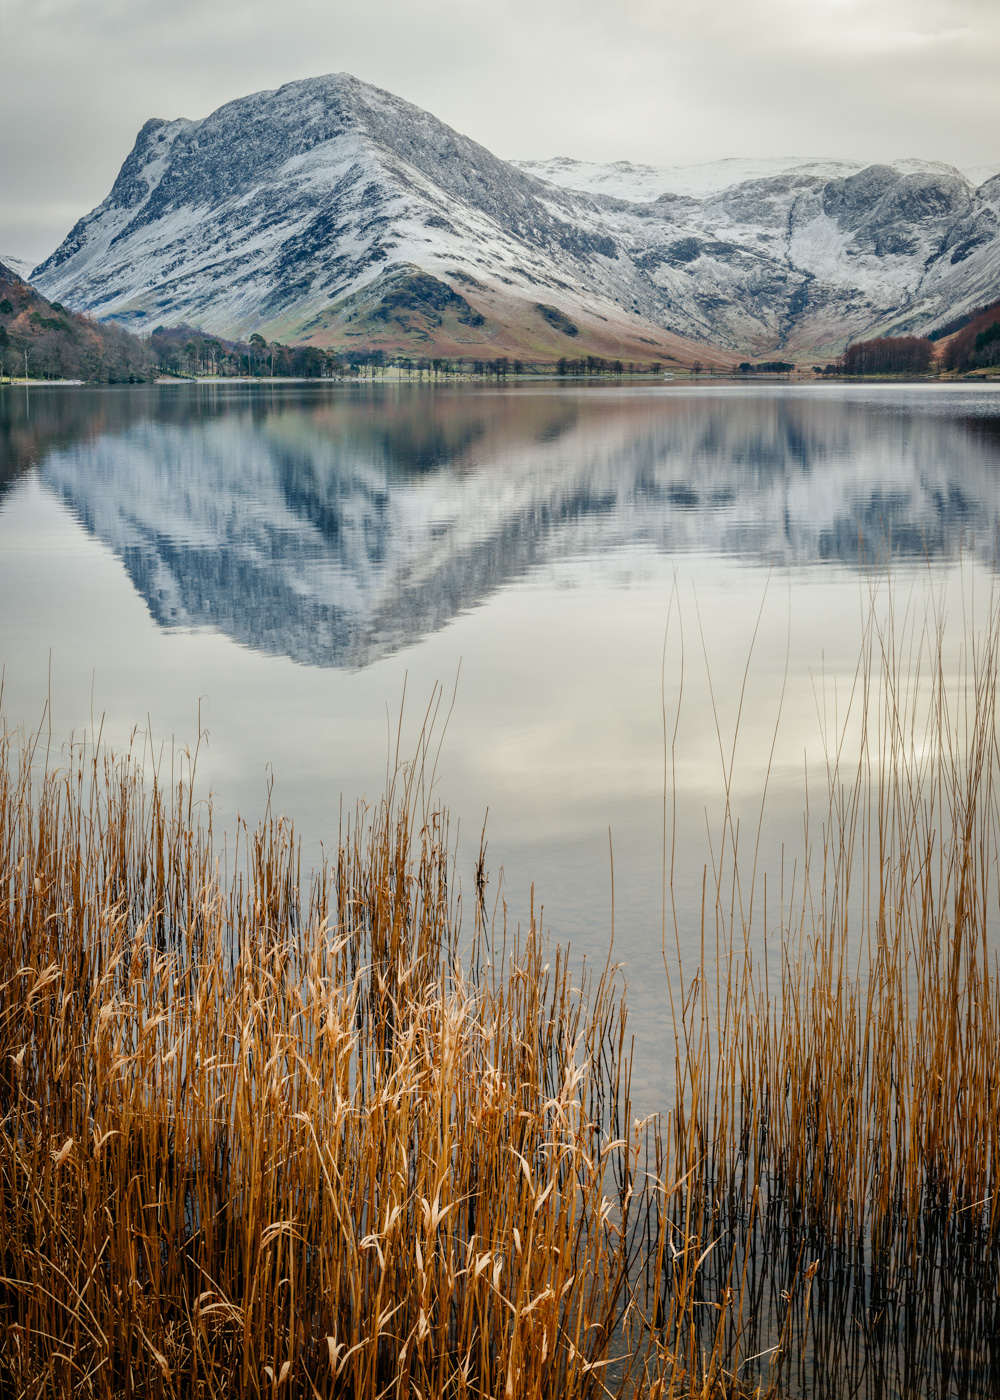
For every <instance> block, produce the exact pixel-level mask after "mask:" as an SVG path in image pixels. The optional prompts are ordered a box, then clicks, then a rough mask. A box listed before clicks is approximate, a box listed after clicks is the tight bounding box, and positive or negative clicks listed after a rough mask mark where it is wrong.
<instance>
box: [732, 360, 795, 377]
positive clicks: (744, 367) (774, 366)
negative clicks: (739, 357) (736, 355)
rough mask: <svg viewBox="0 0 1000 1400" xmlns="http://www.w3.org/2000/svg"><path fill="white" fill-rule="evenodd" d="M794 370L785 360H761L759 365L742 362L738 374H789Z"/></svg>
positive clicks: (746, 361)
mask: <svg viewBox="0 0 1000 1400" xmlns="http://www.w3.org/2000/svg"><path fill="white" fill-rule="evenodd" d="M794 368H795V366H794V365H791V364H789V363H788V361H787V360H763V361H762V362H761V363H760V364H759V365H752V364H750V363H749V361H748V360H744V361H743V363H742V364H741V365H739V366H738V369H739V372H740V374H791V372H792V370H793V369H794Z"/></svg>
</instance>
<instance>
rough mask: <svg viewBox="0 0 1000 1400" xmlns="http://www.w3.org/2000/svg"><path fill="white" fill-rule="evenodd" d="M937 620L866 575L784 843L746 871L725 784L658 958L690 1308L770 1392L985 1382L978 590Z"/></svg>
mask: <svg viewBox="0 0 1000 1400" xmlns="http://www.w3.org/2000/svg"><path fill="white" fill-rule="evenodd" d="M944 636H945V631H944V624H943V618H942V616H941V615H940V613H939V614H937V615H932V617H931V619H930V623H929V625H924V624H921V623H915V622H914V618H913V615H912V613H907V612H906V611H905V610H902V609H900V608H898V607H897V606H896V603H895V600H894V599H893V598H892V596H891V593H890V595H889V596H888V597H887V598H886V597H881V598H880V597H879V596H878V595H877V594H876V596H873V599H872V607H871V612H870V615H869V618H868V623H867V629H866V633H865V644H864V650H863V654H862V657H861V660H860V662H859V667H858V672H857V675H856V677H855V681H854V687H853V692H852V694H851V696H850V698H849V704H848V710H847V716H846V718H844V716H843V715H842V716H841V721H840V725H839V728H836V729H833V730H832V732H831V734H830V741H829V744H828V748H827V764H826V773H825V791H824V794H823V803H822V807H821V810H820V817H819V819H818V820H817V817H816V813H815V805H814V806H813V809H812V810H807V820H806V832H805V848H804V855H803V858H802V860H801V861H800V862H798V863H797V864H795V865H794V866H793V865H792V863H791V862H790V861H789V864H788V866H787V867H786V868H785V869H784V871H783V872H781V873H780V878H779V880H775V879H774V878H773V876H774V872H772V875H771V879H770V880H765V879H761V878H759V876H758V877H757V878H756V880H755V870H756V869H757V862H758V858H759V853H758V852H756V851H754V852H751V858H750V859H742V858H741V855H740V852H739V836H738V829H737V825H736V822H735V820H734V819H733V817H732V815H731V813H730V811H729V809H728V808H727V811H726V813H725V820H724V827H723V833H722V840H721V842H720V843H719V844H718V846H717V851H718V852H719V853H720V854H719V855H718V856H717V861H716V865H715V879H714V881H711V882H710V881H708V880H707V881H706V896H705V913H704V919H703V930H702V934H703V938H702V945H703V956H702V959H701V963H700V966H697V967H694V968H692V967H690V966H688V967H682V966H677V965H671V960H669V959H668V960H667V962H668V975H669V976H670V979H671V986H672V993H673V998H674V1004H675V1005H676V1006H677V1007H678V1014H677V1016H676V1019H675V1036H674V1042H675V1043H674V1054H675V1060H676V1067H677V1082H678V1093H677V1104H676V1107H675V1112H674V1114H673V1117H672V1121H671V1123H670V1125H669V1129H668V1131H669V1133H670V1134H671V1135H672V1138H671V1142H672V1146H673V1148H674V1153H675V1155H674V1170H677V1171H679V1172H682V1173H683V1172H687V1173H689V1174H690V1177H689V1180H690V1183H691V1193H690V1195H689V1196H688V1197H686V1199H685V1202H684V1211H685V1216H684V1221H685V1224H684V1228H685V1233H687V1234H691V1233H694V1234H696V1235H697V1236H698V1237H699V1238H700V1239H701V1240H702V1241H703V1243H704V1246H705V1247H708V1246H709V1245H711V1249H710V1252H709V1254H708V1255H707V1256H706V1259H705V1261H704V1263H703V1267H702V1270H701V1277H700V1279H699V1283H698V1288H699V1290H700V1297H701V1301H702V1302H703V1303H704V1304H706V1306H707V1308H708V1309H709V1310H713V1309H714V1310H716V1312H715V1315H714V1316H710V1317H708V1316H707V1314H706V1313H705V1312H702V1313H701V1314H699V1313H698V1312H697V1311H696V1312H694V1313H693V1314H692V1317H693V1318H694V1319H695V1322H696V1330H697V1331H698V1334H699V1336H700V1338H701V1340H702V1343H703V1344H707V1345H708V1346H709V1349H710V1351H711V1353H712V1355H713V1357H714V1358H715V1359H716V1364H718V1365H720V1366H725V1367H727V1368H729V1369H730V1370H732V1371H735V1372H745V1371H746V1364H747V1363H746V1362H745V1361H744V1358H749V1357H756V1358H757V1360H756V1362H755V1364H756V1366H757V1367H761V1366H762V1365H764V1368H765V1371H766V1372H767V1373H768V1374H769V1375H770V1377H771V1379H772V1381H773V1382H774V1383H775V1384H777V1385H779V1386H780V1387H781V1389H782V1391H783V1393H785V1394H789V1395H790V1394H793V1393H794V1394H796V1395H799V1394H802V1395H810V1396H814V1395H816V1396H819V1395H828V1396H831V1397H833V1396H845V1395H851V1396H861V1395H864V1396H868V1395H870V1396H872V1397H879V1400H882V1397H889V1396H897V1395H898V1396H907V1397H916V1396H930V1395H932V1396H935V1397H944V1396H950V1395H956V1396H958V1395H961V1396H973V1395H975V1396H982V1397H984V1400H985V1397H988V1396H991V1395H995V1394H997V1393H1000V1349H998V1346H997V1335H998V1325H1000V1297H998V1294H997V1288H996V1278H997V1277H998V1276H1000V977H998V966H997V950H998V948H1000V937H998V936H1000V907H998V904H997V885H996V879H995V874H996V866H997V860H998V856H1000V850H998V833H1000V801H998V794H1000V788H998V776H1000V746H998V735H997V701H998V674H1000V615H998V611H997V608H996V604H995V601H994V600H992V599H991V601H990V605H989V608H988V612H987V616H986V617H985V618H984V619H983V621H982V623H981V625H980V627H979V628H978V629H976V628H974V627H973V626H972V624H971V621H970V622H969V625H968V628H967V632H966V636H965V641H964V646H963V649H962V651H961V654H959V655H955V656H950V657H949V656H947V655H946V649H945V641H944ZM678 1209H679V1205H678V1203H677V1202H675V1203H674V1205H673V1217H674V1220H675V1224H676V1223H678V1222H679V1217H678V1214H677V1212H678ZM675 1272H676V1270H675V1269H672V1267H671V1266H670V1264H669V1262H668V1263H667V1265H666V1274H667V1279H668V1282H669V1279H670V1278H671V1277H672V1275H673V1273H675ZM720 1322H722V1323H723V1327H722V1330H723V1331H724V1332H725V1334H726V1335H725V1339H723V1337H722V1335H721V1332H720ZM761 1357H763V1358H764V1360H763V1361H762V1360H761Z"/></svg>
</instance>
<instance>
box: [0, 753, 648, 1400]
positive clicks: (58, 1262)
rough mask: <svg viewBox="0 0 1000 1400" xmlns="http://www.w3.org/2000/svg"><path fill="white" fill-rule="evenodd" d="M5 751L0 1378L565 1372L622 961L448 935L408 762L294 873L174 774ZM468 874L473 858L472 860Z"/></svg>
mask: <svg viewBox="0 0 1000 1400" xmlns="http://www.w3.org/2000/svg"><path fill="white" fill-rule="evenodd" d="M29 759H30V755H25V754H24V753H22V752H21V751H20V750H18V748H17V747H16V746H15V745H14V743H13V741H12V739H11V737H10V736H7V738H6V739H5V741H4V744H3V748H2V752H0V1113H2V1126H0V1189H2V1193H3V1203H2V1204H3V1209H2V1216H0V1258H2V1281H0V1315H2V1320H3V1323H4V1337H3V1340H2V1342H0V1368H2V1370H0V1377H2V1381H3V1393H4V1394H11V1395H14V1394H17V1395H25V1396H28V1395H30V1396H46V1395H51V1396H55V1395H67V1394H77V1393H78V1394H83V1395H93V1396H100V1397H111V1396H133V1395H134V1396H142V1397H146V1396H159V1395H164V1396H181V1395H183V1396H202V1395H204V1396H230V1395H232V1396H237V1395H238V1396H257V1395H267V1396H271V1395H277V1394H281V1395H292V1394H294V1395H322V1396H325V1395H343V1396H356V1397H361V1396H372V1397H374V1396H376V1395H383V1394H386V1395H389V1394H391V1395H399V1396H404V1395H405V1396H452V1395H454V1396H456V1397H460V1396H467V1395H469V1396H471V1395H477V1396H478V1395H489V1396H507V1397H510V1396H517V1397H522V1396H589V1395H596V1394H598V1393H601V1392H602V1389H603V1385H604V1382H605V1380H606V1372H607V1370H608V1366H609V1361H612V1360H614V1359H615V1353H613V1352H612V1350H611V1343H612V1339H613V1338H615V1339H616V1342H617V1344H618V1347H619V1350H620V1351H622V1352H623V1354H624V1357H625V1359H624V1361H620V1362H619V1363H618V1370H617V1373H616V1374H617V1380H618V1384H619V1385H621V1386H623V1387H626V1386H630V1385H631V1384H632V1381H631V1377H632V1376H633V1374H634V1373H636V1368H637V1367H639V1368H640V1369H641V1367H642V1366H643V1365H644V1364H645V1362H646V1361H647V1360H648V1357H646V1356H645V1353H642V1352H640V1351H639V1350H637V1349H636V1347H635V1346H634V1345H627V1344H625V1336H624V1333H623V1330H622V1329H623V1311H624V1304H625V1302H626V1301H627V1296H626V1290H627V1287H628V1284H629V1274H630V1263H631V1261H630V1251H632V1252H634V1250H635V1249H636V1247H637V1240H638V1235H637V1223H638V1225H641V1223H642V1222H641V1220H639V1221H638V1222H637V1220H636V1210H637V1208H638V1206H639V1205H640V1204H641V1203H642V1202H643V1200H644V1199H646V1198H647V1193H645V1192H644V1190H643V1188H642V1184H641V1183H640V1184H639V1188H638V1189H637V1188H636V1180H635V1177H636V1165H637V1160H638V1156H639V1151H640V1147H641V1145H642V1143H643V1140H644V1136H645V1134H644V1129H643V1128H642V1126H641V1125H640V1126H639V1127H633V1126H632V1125H631V1123H630V1118H629V1102H628V1082H627V1076H628V1067H627V1060H626V1057H625V1055H624V1048H625V1014H624V1009H623V1006H622V1003H621V999H620V995H619V989H618V984H617V979H616V974H615V970H614V969H613V968H612V967H611V966H610V965H609V966H608V967H606V968H605V969H604V971H603V973H602V974H601V975H598V976H596V977H591V976H589V975H587V976H584V977H583V978H582V980H581V981H580V982H579V984H578V985H574V983H573V981H572V980H571V976H570V971H569V966H568V964H567V962H566V959H565V957H564V956H563V954H562V953H561V952H560V951H559V950H558V949H555V950H552V951H551V952H549V951H548V950H547V949H546V947H545V944H544V941H543V938H542V935H541V932H540V930H539V927H538V922H537V919H536V918H535V917H534V915H533V914H532V916H531V918H530V922H529V923H528V926H527V927H526V928H525V929H524V930H523V932H519V933H514V934H510V935H508V934H507V932H506V930H505V928H504V926H503V922H502V920H501V921H500V924H499V927H494V926H493V921H492V920H490V921H489V923H488V922H487V920H486V918H485V914H486V910H485V905H484V903H483V900H482V898H479V899H477V902H476V908H475V911H474V914H473V916H472V918H471V920H470V921H469V922H470V923H471V928H470V930H469V934H468V936H467V946H466V947H464V948H463V947H460V933H459V929H460V922H461V921H460V917H459V912H460V911H459V909H458V907H457V898H456V892H455V887H454V883H453V880H452V872H451V869H450V865H449V860H450V855H449V850H448V843H447V827H446V821H445V818H444V817H443V815H442V814H441V813H440V812H426V811H424V810H423V808H422V806H421V804H420V802H419V800H418V799H419V774H418V772H417V769H415V768H414V769H410V770H409V772H408V773H404V774H401V775H400V776H399V778H398V781H397V784H395V785H394V786H393V787H391V788H390V791H389V793H388V795H387V797H386V799H385V800H384V801H383V802H382V803H381V804H380V805H378V806H377V807H375V808H374V809H373V810H370V811H364V810H362V811H361V812H360V813H359V818H358V820H357V822H356V823H355V824H354V825H353V826H352V827H351V828H350V829H349V830H348V831H347V832H346V833H345V834H344V837H343V840H342V843H341V846H340V850H339V854H338V857H337V860H336V863H335V867H334V868H333V869H332V870H331V871H330V872H328V873H327V872H321V873H320V874H319V875H318V876H317V877H316V878H315V879H314V880H313V882H312V884H311V886H310V887H308V888H307V889H306V890H305V892H304V886H303V882H302V880H301V879H300V871H299V869H298V863H297V862H298V856H297V848H296V845H295V841H294V837H293V834H292V831H291V828H290V827H289V826H288V824H287V823H285V822H284V821H282V820H271V819H269V820H268V821H267V822H266V823H265V825H263V826H262V827H261V828H260V829H259V830H257V831H256V832H253V833H248V834H247V847H246V859H245V861H243V862H242V863H241V869H242V872H243V873H242V874H241V876H240V877H239V878H235V879H233V880H231V881H230V882H228V883H226V882H224V880H223V878H222V875H221V872H220V867H219V864H218V863H217V860H216V857H215V855H214V851H213V844H212V834H211V820H210V814H209V815H208V816H205V815H202V816H201V817H199V812H198V809H197V807H194V806H193V805H192V797H191V789H190V786H189V784H187V783H180V784H178V785H177V786H176V788H174V789H173V790H170V789H168V790H164V788H163V786H161V784H160V783H158V782H157V781H155V780H154V781H152V782H145V781H144V779H143V775H142V773H141V771H140V769H139V768H138V767H137V765H136V764H135V763H134V762H132V761H131V760H129V759H126V760H125V761H121V762H118V761H115V760H113V759H106V760H105V759H103V758H99V757H98V756H96V755H95V754H93V753H92V752H90V753H88V752H86V751H84V750H81V749H74V750H72V751H71V753H70V756H69V761H68V762H66V763H65V764H64V766H63V767H62V768H60V769H59V770H58V771H49V772H48V773H47V774H46V775H45V776H44V777H43V778H42V779H41V780H40V781H39V780H37V779H34V778H33V776H32V765H31V763H30V761H29ZM483 889H484V884H483V881H482V873H481V868H480V890H481V891H482V890H483Z"/></svg>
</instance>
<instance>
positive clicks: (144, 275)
mask: <svg viewBox="0 0 1000 1400" xmlns="http://www.w3.org/2000/svg"><path fill="white" fill-rule="evenodd" d="M981 174H983V171H975V172H973V175H974V177H975V178H974V179H973V178H969V176H968V175H966V174H963V173H962V172H961V171H959V170H957V169H953V168H952V167H950V166H946V165H941V164H937V163H934V162H926V161H915V160H906V161H898V162H896V163H894V164H892V165H877V166H868V167H865V166H863V165H861V164H860V163H858V162H850V161H816V160H758V161H718V162H714V163H713V164H711V165H705V166H695V167H687V168H683V167H682V168H675V169H657V168H654V167H649V166H636V165H630V164H629V163H628V162H618V163H616V164H613V165H607V166H599V165H594V164H589V163H586V162H579V161H571V160H568V159H556V160H549V161H540V162H539V161H535V162H532V161H519V162H509V161H503V160H500V159H499V158H498V157H496V156H494V155H492V154H491V153H490V152H489V151H487V150H486V149H485V148H484V147H482V146H480V145H478V144H477V143H476V142H474V141H471V140H470V139H468V138H467V137H464V136H461V135H460V134H459V133H457V132H455V131H453V130H452V129H451V128H450V127H448V126H446V125H444V123H442V122H440V121H438V120H437V119H436V118H435V117H433V116H431V115H430V114H429V113H427V112H424V111H422V110H421V109H420V108H417V107H415V106H413V105H412V104H410V103H408V102H404V101H402V100H401V99H400V98H397V97H394V96H392V94H390V93H387V92H383V91H381V90H380V89H378V88H374V87H371V86H369V85H368V84H365V83H361V82H359V81H358V80H357V79H355V78H352V77H350V76H349V75H345V74H339V75H332V76H329V77H323V78H314V79H307V80H304V81H301V82H295V83H289V84H287V85H286V86H285V87H282V88H280V89H278V90H277V91H276V92H263V93H257V94H255V95H254V96H251V97H246V98H241V99H239V100H238V101H235V102H230V103H227V104H226V105H225V106H224V107H221V108H219V110H218V111H216V112H214V113H212V115H211V116H209V117H206V118H204V119H203V120H201V121H184V120H176V121H170V122H167V121H159V120H151V121H149V122H147V123H146V125H145V126H144V127H143V128H142V130H141V131H140V133H139V136H138V138H137V140H136V143H135V146H134V148H133V150H132V152H131V154H130V155H129V157H128V159H127V160H126V161H125V164H124V165H123V166H122V169H121V172H120V173H119V176H118V179H117V180H116V181H115V184H114V187H113V188H112V190H111V193H110V194H109V195H108V197H107V199H105V200H104V202H103V203H102V204H100V205H99V206H98V207H97V208H96V209H95V210H94V211H93V212H92V213H91V214H88V215H87V216H86V217H85V218H84V219H81V220H80V222H79V223H78V224H77V225H76V227H75V228H74V229H73V230H72V231H71V233H70V234H69V235H68V237H67V238H66V239H65V240H64V242H63V243H62V244H61V245H60V247H59V248H58V249H57V250H56V251H55V252H54V253H53V254H52V256H51V257H50V258H48V259H47V260H46V261H45V262H44V263H43V264H42V265H41V266H40V267H38V268H36V269H35V273H34V279H35V280H36V282H37V284H38V286H39V287H40V289H41V290H42V291H44V292H45V294H46V295H47V296H49V297H53V298H58V299H59V300H61V301H62V302H64V303H65V304H67V305H69V306H72V307H74V308H76V309H80V310H86V311H89V312H91V313H92V314H95V315H97V316H100V317H113V318H115V319H117V320H119V321H122V322H123V323H125V324H127V325H129V326H131V327H132V328H133V329H142V328H144V327H145V328H149V329H151V328H152V327H153V326H155V325H156V324H158V323H161V322H162V323H168V324H169V323H174V324H177V323H181V322H188V323H192V324H195V325H198V326H201V327H203V328H204V329H206V330H209V331H213V332H215V333H219V334H226V335H247V334H249V333H251V332H253V331H260V332H261V333H262V334H264V335H265V336H267V337H276V338H279V339H283V340H285V339H310V340H313V341H315V342H317V343H327V344H341V345H343V344H351V343H365V344H376V345H377V344H384V345H385V346H386V347H387V348H397V347H399V346H410V347H412V348H413V349H414V350H415V351H417V352H418V353H427V351H428V349H429V348H432V347H433V349H435V350H437V351H438V352H440V353H452V354H454V353H464V354H467V355H470V356H475V355H476V354H477V353H486V354H490V353H499V352H513V353H514V354H519V353H520V354H525V355H531V354H553V353H557V354H560V353H561V354H566V355H572V354H574V353H577V354H578V353H580V351H581V350H584V349H585V350H588V351H593V352H595V353H605V354H615V355H617V356H619V357H620V358H622V359H626V358H628V359H638V358H643V359H646V360H647V361H648V360H649V359H652V358H656V357H658V356H664V355H670V354H673V355H675V356H676V357H678V358H681V359H683V358H688V359H690V358H692V356H694V355H698V356H699V357H700V358H702V359H703V360H704V361H705V362H706V363H710V362H711V361H712V358H713V356H712V351H711V347H713V346H717V347H721V348H722V349H723V350H724V351H728V352H730V353H751V352H759V353H766V352H768V351H777V350H787V351H793V350H805V349H809V348H814V347H820V348H824V349H825V348H829V349H833V348H834V347H836V346H837V345H839V344H842V343H843V342H844V341H845V340H846V339H847V338H849V337H851V336H855V335H857V334H859V333H861V332H864V331H868V330H872V329H876V330H885V329H889V328H896V329H904V328H910V327H920V328H930V327H933V326H934V325H936V324H940V323H942V322H943V321H944V320H946V319H948V318H949V317H951V316H954V315H955V314H956V313H958V312H961V311H964V310H966V309H967V308H969V307H971V306H974V305H976V304H978V303H980V302H982V301H985V300H989V299H991V297H995V296H996V295H997V294H998V287H1000V175H997V174H993V175H992V177H991V178H988V179H985V180H983V181H981V182H979V183H976V180H978V177H979V176H980V175H981Z"/></svg>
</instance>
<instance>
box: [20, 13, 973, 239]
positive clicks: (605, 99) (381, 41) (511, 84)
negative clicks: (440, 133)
mask: <svg viewBox="0 0 1000 1400" xmlns="http://www.w3.org/2000/svg"><path fill="white" fill-rule="evenodd" d="M998 58H1000V0H349V3H345V0H0V132H2V145H0V149H2V157H0V159H2V162H3V167H2V178H0V190H2V201H0V253H7V254H13V255H15V256H20V257H23V258H26V259H29V260H31V261H33V262H35V261H40V260H41V259H42V258H43V257H45V256H46V255H47V254H48V253H50V252H51V251H52V249H53V248H54V247H55V246H56V245H57V244H58V243H59V242H60V241H61V240H62V238H63V237H64V236H65V234H66V233H67V232H68V231H69V229H70V228H71V226H72V225H73V223H74V222H75V221H76V220H77V219H78V218H79V217H80V215H81V214H84V213H86V212H87V211H88V210H89V209H91V208H93V206H94V205H95V204H97V203H99V202H100V201H101V200H102V199H103V198H104V196H105V195H106V194H107V192H108V189H109V188H110V186H111V183H112V181H113V180H114V177H115V175H116V173H117V171H118V168H119V166H120V165H121V163H122V161H123V160H124V158H125V156H126V155H127V154H128V151H129V149H130V148H131V146H132V142H133V140H134V138H135V134H136V131H137V130H138V128H139V127H140V126H141V124H142V123H143V121H145V120H146V118H147V117H151V116H156V117H167V118H171V117H201V116H205V115H207V113H209V112H210V111H212V110H213V109H214V108H215V107H217V106H219V105H220V103H222V102H226V101H228V100H229V99H230V98H234V97H240V96H243V95H244V94H246V93H249V92H255V91H258V90H259V89H261V88H271V87H279V86H280V85H281V84H282V83H285V82H288V81H290V80H291V79H293V78H302V77H308V76H311V75H314V74H319V73H329V72H338V71H346V72H350V73H354V74H355V75H356V76H357V77H359V78H363V79H364V80H365V81H367V82H371V83H376V84H377V85H378V86H380V87H384V88H388V89H389V90H390V91H392V92H395V93H398V94H399V95H400V96H401V97H405V98H408V99H409V100H410V101H411V102H416V103H418V104H419V105H420V106H422V107H426V108H428V109H429V110H430V111H432V112H433V113H434V114H435V115H436V116H438V117H440V118H442V119H443V120H444V121H446V122H448V123H449V124H450V125H452V126H454V127H457V128H458V130H460V131H462V132H464V133H465V134H466V135H469V136H472V137H474V138H475V139H476V140H478V141H481V142H482V143H483V144H484V145H486V146H489V147H490V148H491V149H492V150H493V151H495V152H497V154H498V155H501V156H508V157H510V156H515V157H517V156H520V157H533V156H534V157H546V156H552V155H571V156H577V157H580V158H584V159H594V160H621V159H627V160H635V161H645V162H649V163H652V164H664V165H677V164H688V163H690V162H695V161H702V160H712V159H716V158H718V157H721V156H762V155H810V156H811V155H815V156H842V157H848V158H855V159H864V160H872V161H876V160H892V159H894V158H897V157H900V156H921V157H924V158H928V159H934V160H944V161H948V162H950V163H951V164H954V165H958V166H963V167H968V166H979V165H986V164H990V163H993V162H995V163H996V166H997V168H1000V121H998V106H1000V104H998V97H997V91H998V77H997V74H998V71H1000V65H998V62H997V60H998Z"/></svg>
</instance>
